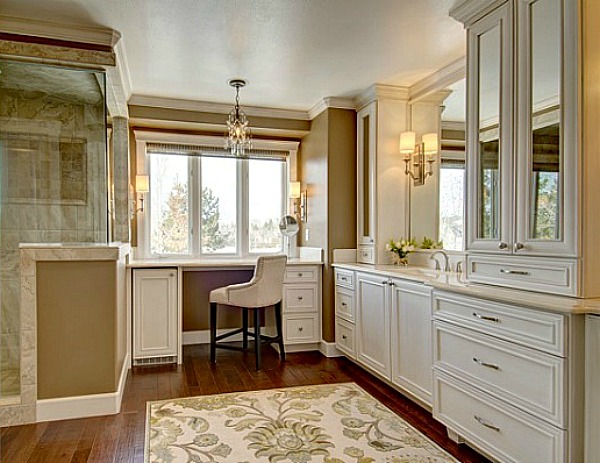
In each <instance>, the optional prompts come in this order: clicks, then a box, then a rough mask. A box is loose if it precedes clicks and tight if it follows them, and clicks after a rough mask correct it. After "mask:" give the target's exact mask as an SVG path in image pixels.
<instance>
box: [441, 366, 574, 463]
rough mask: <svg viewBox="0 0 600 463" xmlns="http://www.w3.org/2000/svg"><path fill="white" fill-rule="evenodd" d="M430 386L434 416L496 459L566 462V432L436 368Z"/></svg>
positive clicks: (517, 461)
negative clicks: (433, 386) (432, 385)
mask: <svg viewBox="0 0 600 463" xmlns="http://www.w3.org/2000/svg"><path fill="white" fill-rule="evenodd" d="M434 385H435V394H434V411H433V414H434V417H435V418H436V419H438V420H439V421H441V422H442V423H444V424H445V425H446V426H448V427H449V428H450V429H452V430H453V431H455V432H457V433H458V434H459V435H460V436H462V437H464V438H465V439H466V440H467V441H469V442H472V443H473V444H475V445H476V446H477V447H479V448H481V449H482V450H483V451H484V452H487V453H489V454H490V455H491V456H493V457H495V458H497V459H498V460H499V461H502V462H507V463H508V462H511V463H525V462H532V463H533V462H540V463H541V462H543V463H559V462H564V461H566V456H565V447H566V445H565V440H566V431H563V430H562V429H560V428H557V427H554V426H551V425H549V424H547V423H545V422H543V421H541V420H539V419H537V418H535V417H533V416H532V415H529V414H528V413H524V412H522V411H520V410H518V409H516V408H513V407H511V406H510V405H507V404H505V403H503V402H501V401H499V400H497V399H495V398H493V397H491V396H488V395H487V394H484V393H482V392H480V391H478V390H477V389H475V388H473V387H471V386H469V385H467V384H465V383H463V382H462V381H459V380H457V379H455V378H453V377H451V376H448V375H445V374H443V373H441V372H439V371H435V372H434Z"/></svg>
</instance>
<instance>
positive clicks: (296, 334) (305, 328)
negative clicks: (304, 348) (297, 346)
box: [284, 315, 320, 343]
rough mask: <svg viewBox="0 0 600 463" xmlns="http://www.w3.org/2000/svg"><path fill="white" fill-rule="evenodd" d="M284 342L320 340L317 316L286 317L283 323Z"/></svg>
mask: <svg viewBox="0 0 600 463" xmlns="http://www.w3.org/2000/svg"><path fill="white" fill-rule="evenodd" d="M284 338H285V342H290V343H293V342H318V341H320V339H319V338H320V333H319V323H318V320H317V316H316V315H315V316H309V317H286V319H285V323H284Z"/></svg>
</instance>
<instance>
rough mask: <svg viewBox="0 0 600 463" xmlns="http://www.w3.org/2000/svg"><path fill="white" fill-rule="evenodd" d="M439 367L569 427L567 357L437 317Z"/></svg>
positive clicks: (523, 407)
mask: <svg viewBox="0 0 600 463" xmlns="http://www.w3.org/2000/svg"><path fill="white" fill-rule="evenodd" d="M434 327H435V351H434V361H435V367H436V368H438V369H443V370H446V371H449V372H450V373H452V374H453V375H455V376H458V377H460V378H461V379H464V380H465V381H467V382H469V383H472V384H474V385H475V386H477V387H480V388H483V389H484V390H485V391H487V392H490V393H491V394H493V395H495V396H497V397H499V398H502V399H504V400H506V401H508V402H509V403H511V404H512V405H514V406H516V407H518V408H520V409H522V410H524V411H527V412H530V413H532V414H534V415H536V416H538V417H540V418H542V419H546V420H548V421H551V422H552V423H553V424H555V425H557V426H560V427H563V428H564V427H565V426H566V423H565V416H564V392H565V390H566V389H565V372H564V362H565V361H564V359H561V358H560V357H554V356H552V355H549V354H543V353H541V352H538V351H535V350H533V349H528V348H525V347H520V346H517V345H515V344H514V343H509V342H506V341H501V340H498V339H494V338H491V337H490V336H485V335H482V334H477V333H474V332H473V331H471V330H466V329H462V328H457V327H454V326H452V325H449V324H446V323H444V322H435V323H434Z"/></svg>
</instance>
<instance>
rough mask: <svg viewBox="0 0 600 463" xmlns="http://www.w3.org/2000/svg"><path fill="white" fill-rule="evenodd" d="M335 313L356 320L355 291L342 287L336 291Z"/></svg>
mask: <svg viewBox="0 0 600 463" xmlns="http://www.w3.org/2000/svg"><path fill="white" fill-rule="evenodd" d="M335 314H336V315H337V316H338V317H341V318H343V319H345V320H348V321H350V322H354V321H355V309H354V292H353V291H347V290H344V289H341V288H338V289H336V291H335Z"/></svg>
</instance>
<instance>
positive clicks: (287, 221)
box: [279, 215, 300, 238]
mask: <svg viewBox="0 0 600 463" xmlns="http://www.w3.org/2000/svg"><path fill="white" fill-rule="evenodd" d="M279 231H280V232H281V234H282V235H283V236H286V237H288V238H289V237H290V236H295V235H297V234H298V231H300V225H299V224H298V221H297V220H296V217H294V216H293V215H284V216H283V217H282V218H281V220H280V221H279Z"/></svg>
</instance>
